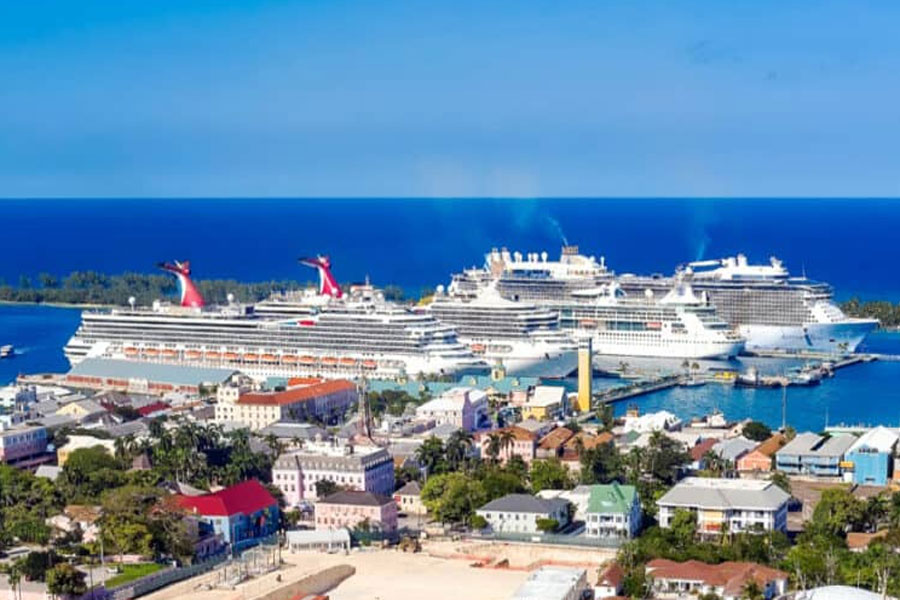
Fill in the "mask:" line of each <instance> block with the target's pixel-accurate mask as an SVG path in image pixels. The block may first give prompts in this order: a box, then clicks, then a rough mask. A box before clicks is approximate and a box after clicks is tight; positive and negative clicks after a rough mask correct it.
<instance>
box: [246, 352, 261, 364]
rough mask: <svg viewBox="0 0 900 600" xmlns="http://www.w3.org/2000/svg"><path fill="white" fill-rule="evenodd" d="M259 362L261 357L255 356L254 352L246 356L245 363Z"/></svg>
mask: <svg viewBox="0 0 900 600" xmlns="http://www.w3.org/2000/svg"><path fill="white" fill-rule="evenodd" d="M258 360H259V356H258V355H256V354H254V353H253V352H248V353H247V354H245V355H244V362H257V361H258Z"/></svg>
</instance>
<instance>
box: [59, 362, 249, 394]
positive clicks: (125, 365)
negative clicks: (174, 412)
mask: <svg viewBox="0 0 900 600" xmlns="http://www.w3.org/2000/svg"><path fill="white" fill-rule="evenodd" d="M239 378H241V376H240V375H239V373H238V371H236V370H234V369H220V368H214V367H198V366H188V365H170V364H165V363H153V362H143V361H134V360H116V359H109V358H95V357H87V358H84V359H82V360H81V361H79V363H78V364H77V365H75V366H73V367H72V370H71V371H69V373H68V374H67V375H66V376H65V377H64V380H63V381H61V382H60V383H63V384H64V385H67V386H71V387H78V388H85V389H92V390H98V391H109V390H113V391H120V392H134V393H138V394H153V395H157V396H161V395H164V394H168V393H170V392H184V393H188V394H192V395H196V394H199V393H200V388H201V387H210V388H211V387H215V386H219V385H223V384H225V383H228V382H231V381H233V380H236V379H239Z"/></svg>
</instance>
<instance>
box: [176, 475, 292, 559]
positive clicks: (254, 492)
mask: <svg viewBox="0 0 900 600" xmlns="http://www.w3.org/2000/svg"><path fill="white" fill-rule="evenodd" d="M174 499H175V502H176V503H177V505H178V506H180V507H181V508H182V509H184V510H185V511H186V512H187V514H188V515H189V516H193V517H195V518H196V519H197V521H198V523H199V524H200V532H199V533H200V535H201V536H202V535H206V534H213V535H218V536H221V539H222V540H223V541H224V542H225V543H226V544H231V545H232V547H234V548H238V549H239V548H246V547H248V546H252V545H255V544H257V543H259V541H260V540H261V539H262V538H266V537H268V536H271V535H272V534H273V533H275V532H276V531H277V530H278V520H279V514H278V501H277V500H275V498H273V497H272V494H270V493H269V491H268V490H267V489H266V488H265V486H264V485H263V484H261V483H260V482H259V481H257V480H255V479H250V480H247V481H243V482H241V483H239V484H237V485H233V486H231V487H229V488H225V489H223V490H220V491H218V492H212V493H209V494H203V495H200V496H185V495H177V496H175V497H174Z"/></svg>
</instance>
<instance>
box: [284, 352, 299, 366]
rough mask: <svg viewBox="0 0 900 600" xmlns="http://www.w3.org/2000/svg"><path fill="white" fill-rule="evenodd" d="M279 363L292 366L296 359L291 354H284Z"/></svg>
mask: <svg viewBox="0 0 900 600" xmlns="http://www.w3.org/2000/svg"><path fill="white" fill-rule="evenodd" d="M281 362H283V363H287V364H290V365H292V364H294V363H296V362H297V357H296V356H294V355H293V354H285V355H284V356H282V357H281Z"/></svg>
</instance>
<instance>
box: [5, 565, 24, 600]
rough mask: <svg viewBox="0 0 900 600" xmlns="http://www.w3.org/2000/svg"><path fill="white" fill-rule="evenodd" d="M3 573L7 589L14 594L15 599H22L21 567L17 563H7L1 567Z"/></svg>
mask: <svg viewBox="0 0 900 600" xmlns="http://www.w3.org/2000/svg"><path fill="white" fill-rule="evenodd" d="M0 572H3V573H6V582H7V583H8V584H9V588H10V589H11V590H12V591H13V592H14V593H15V598H21V597H22V566H21V563H19V561H15V562H12V563H9V564H7V565H3V566H2V571H0Z"/></svg>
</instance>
